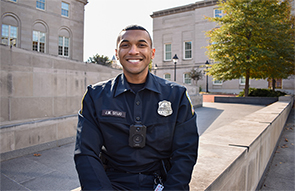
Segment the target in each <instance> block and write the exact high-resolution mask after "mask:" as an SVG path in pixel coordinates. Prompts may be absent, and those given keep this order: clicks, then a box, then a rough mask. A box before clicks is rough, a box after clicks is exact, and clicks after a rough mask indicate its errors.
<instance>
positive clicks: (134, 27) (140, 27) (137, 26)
mask: <svg viewBox="0 0 295 191" xmlns="http://www.w3.org/2000/svg"><path fill="white" fill-rule="evenodd" d="M129 30H142V31H145V32H147V33H148V35H149V38H150V41H151V48H152V47H153V41H152V37H151V35H150V33H149V31H148V30H146V29H145V28H144V27H142V26H139V25H128V26H127V27H125V28H124V29H122V30H121V32H120V33H119V35H118V38H117V46H118V44H119V42H120V40H121V36H122V35H121V33H122V32H123V31H129Z"/></svg>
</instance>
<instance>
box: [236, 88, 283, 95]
mask: <svg viewBox="0 0 295 191" xmlns="http://www.w3.org/2000/svg"><path fill="white" fill-rule="evenodd" d="M244 95H245V90H243V91H242V92H240V93H239V95H238V97H244ZM284 95H286V93H285V92H281V91H273V90H271V89H260V88H249V95H248V96H249V97H280V96H284Z"/></svg>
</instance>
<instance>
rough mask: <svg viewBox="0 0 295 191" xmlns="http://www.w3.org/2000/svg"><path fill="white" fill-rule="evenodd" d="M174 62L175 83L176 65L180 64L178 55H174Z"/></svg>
mask: <svg viewBox="0 0 295 191" xmlns="http://www.w3.org/2000/svg"><path fill="white" fill-rule="evenodd" d="M173 62H174V81H176V64H177V62H178V57H177V54H175V55H174V57H173Z"/></svg>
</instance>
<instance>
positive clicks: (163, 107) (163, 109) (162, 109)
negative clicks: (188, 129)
mask: <svg viewBox="0 0 295 191" xmlns="http://www.w3.org/2000/svg"><path fill="white" fill-rule="evenodd" d="M158 104H159V108H158V114H159V115H162V116H165V117H166V116H168V115H171V114H172V112H173V111H172V107H171V102H169V101H166V100H163V101H160V102H159V103H158Z"/></svg>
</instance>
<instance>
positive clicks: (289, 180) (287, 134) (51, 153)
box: [0, 102, 295, 191]
mask: <svg viewBox="0 0 295 191" xmlns="http://www.w3.org/2000/svg"><path fill="white" fill-rule="evenodd" d="M263 107H264V106H258V105H246V104H224V103H210V102H204V104H203V107H201V108H196V109H195V111H196V113H197V115H198V119H197V123H198V128H199V133H200V135H202V134H203V133H206V132H209V131H212V130H214V129H216V128H219V127H221V126H223V125H225V124H227V123H230V122H232V121H234V120H237V119H240V118H242V117H244V116H245V115H248V114H250V113H252V112H255V111H257V110H259V109H261V108H263ZM294 128H295V125H294V108H293V109H292V113H291V115H290V116H289V118H288V121H287V123H286V126H285V128H284V130H283V132H282V137H281V139H280V142H279V147H278V148H277V151H276V152H275V155H274V157H273V160H272V163H271V165H270V169H269V170H268V171H267V174H266V179H265V181H264V184H263V187H262V189H261V190H295V189H294V164H295V163H294ZM73 153H74V143H70V144H66V145H63V146H60V147H55V148H52V149H48V150H44V151H40V152H38V153H32V154H29V155H25V156H22V157H18V158H14V159H10V160H6V161H2V162H1V179H0V183H1V191H5V190H38V191H42V190H74V189H77V188H78V187H79V186H80V185H79V180H78V176H77V173H76V170H75V165H74V161H73Z"/></svg>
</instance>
